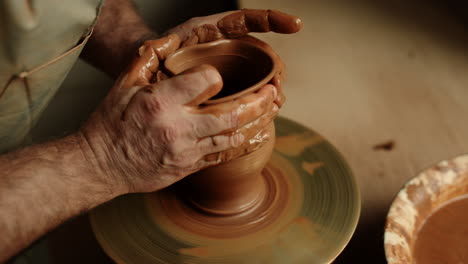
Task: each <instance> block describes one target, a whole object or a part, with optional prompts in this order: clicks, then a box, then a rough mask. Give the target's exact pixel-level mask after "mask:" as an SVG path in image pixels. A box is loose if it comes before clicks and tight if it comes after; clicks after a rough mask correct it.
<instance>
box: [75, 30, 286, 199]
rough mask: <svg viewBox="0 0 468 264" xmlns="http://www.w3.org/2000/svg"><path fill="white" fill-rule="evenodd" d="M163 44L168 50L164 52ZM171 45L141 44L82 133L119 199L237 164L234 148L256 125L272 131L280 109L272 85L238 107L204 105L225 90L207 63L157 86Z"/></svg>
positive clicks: (101, 173) (237, 102)
mask: <svg viewBox="0 0 468 264" xmlns="http://www.w3.org/2000/svg"><path fill="white" fill-rule="evenodd" d="M161 43H163V44H164V43H166V44H167V43H169V44H168V45H166V46H165V48H166V49H160V50H158V48H160V47H161V46H160V44H161ZM178 44H179V43H175V44H174V47H175V46H177V47H178ZM171 45H172V44H170V39H167V37H166V38H165V39H163V40H162V42H161V41H160V42H158V41H152V42H149V43H147V44H146V46H143V48H141V49H140V56H139V57H138V58H137V59H136V60H135V61H134V63H133V65H132V66H131V67H130V68H129V70H127V71H126V72H124V73H123V74H122V75H121V76H120V77H119V79H118V80H117V81H116V83H115V85H114V87H113V88H112V89H111V91H110V92H109V94H108V95H107V97H106V98H105V99H104V101H103V102H102V104H101V105H100V107H99V108H98V109H97V111H96V112H95V113H93V115H92V116H91V118H90V119H89V120H88V121H87V123H86V124H85V125H84V126H83V127H82V129H81V130H80V133H81V134H82V135H83V137H82V138H85V139H86V143H87V144H88V145H89V147H90V149H91V150H92V151H89V153H88V155H89V157H88V158H89V159H90V160H95V161H97V164H98V165H97V166H96V167H97V168H96V175H99V176H96V177H100V176H102V177H103V180H104V181H105V182H106V183H107V184H108V185H109V187H110V188H112V191H113V192H116V193H117V194H123V193H128V192H150V191H156V190H159V189H162V188H164V187H166V186H168V185H170V184H172V183H174V182H176V181H178V180H180V179H182V178H183V177H185V176H187V175H189V174H191V173H193V172H195V171H197V170H200V169H202V168H205V167H207V166H212V165H215V164H218V163H220V162H225V161H227V160H230V159H233V158H236V155H240V154H242V153H241V152H235V151H234V152H233V151H230V150H232V149H233V148H235V147H238V146H240V145H241V144H242V143H243V142H244V141H246V140H248V139H249V136H250V135H247V134H248V132H249V129H248V128H249V127H251V126H252V123H254V124H255V126H258V123H259V122H260V123H263V124H264V125H266V124H267V123H269V122H270V121H271V120H272V118H273V117H274V116H275V115H276V113H277V111H278V106H277V105H276V104H274V100H275V98H276V97H277V92H276V88H275V87H274V86H273V85H271V84H269V85H266V86H264V87H263V88H262V89H260V90H259V91H258V92H256V93H253V94H250V95H248V96H244V97H242V98H241V99H238V100H235V101H231V102H226V103H222V104H217V105H209V106H202V105H200V104H201V103H202V102H204V101H205V100H208V99H209V98H210V97H212V96H213V95H215V94H216V93H218V92H219V91H220V89H221V87H222V79H221V76H220V75H219V73H218V72H217V71H216V69H215V68H213V67H211V66H208V65H202V66H198V67H195V68H192V69H189V70H187V71H186V72H183V73H181V74H179V75H177V76H175V77H172V78H170V79H167V80H163V81H160V82H157V83H151V82H150V80H151V79H152V76H153V75H154V74H155V73H156V71H157V64H158V63H159V59H161V58H163V57H164V56H166V55H167V54H168V53H169V52H168V51H167V48H168V47H170V46H171ZM163 46H164V45H163ZM169 49H170V48H169ZM161 54H163V55H161ZM241 105H243V106H242V107H240V106H241ZM266 136H268V135H266ZM258 144H262V143H258ZM223 153H229V154H228V155H224V154H223ZM236 153H237V154H236Z"/></svg>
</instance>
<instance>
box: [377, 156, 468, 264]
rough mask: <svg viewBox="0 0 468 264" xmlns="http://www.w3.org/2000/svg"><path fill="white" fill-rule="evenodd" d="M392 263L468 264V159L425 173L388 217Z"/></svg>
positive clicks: (404, 192)
mask: <svg viewBox="0 0 468 264" xmlns="http://www.w3.org/2000/svg"><path fill="white" fill-rule="evenodd" d="M384 243H385V254H386V257H387V261H388V263H389V264H397V263H398V264H399V263H405V264H407V263H417V264H419V263H421V264H431V263H456V264H458V263H468V154H465V155H462V156H459V157H456V158H454V159H451V160H446V161H442V162H440V163H439V164H437V165H435V166H433V167H431V168H429V169H427V170H425V171H423V172H421V173H420V174H419V175H418V176H417V177H415V178H413V179H411V180H410V181H409V182H407V183H406V184H405V186H404V188H403V189H402V190H401V191H400V192H399V193H398V195H397V196H396V198H395V200H394V201H393V204H392V206H391V208H390V211H389V213H388V215H387V223H386V227H385V238H384Z"/></svg>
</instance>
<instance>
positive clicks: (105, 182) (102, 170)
mask: <svg viewBox="0 0 468 264" xmlns="http://www.w3.org/2000/svg"><path fill="white" fill-rule="evenodd" d="M69 137H70V138H72V139H71V140H73V141H74V142H75V144H76V148H77V150H78V152H79V154H77V157H78V163H79V164H82V165H81V167H83V168H85V169H84V170H78V171H80V173H82V177H84V178H85V179H86V182H88V183H89V185H90V186H92V189H94V190H95V191H96V192H97V193H99V194H100V195H99V196H100V200H102V202H106V201H107V200H111V199H113V198H115V197H117V196H119V195H122V194H125V193H127V191H126V190H125V188H124V185H123V184H121V183H119V181H118V180H117V177H115V173H113V172H112V169H111V167H110V165H109V164H108V162H105V160H106V157H107V156H108V155H107V154H106V153H105V152H104V150H103V148H100V147H99V146H100V145H103V144H100V143H99V141H101V138H100V137H99V136H97V135H93V134H89V133H85V132H84V131H83V130H79V131H78V132H76V133H74V134H72V135H70V136H69ZM78 166H80V165H78ZM102 202H101V203H102Z"/></svg>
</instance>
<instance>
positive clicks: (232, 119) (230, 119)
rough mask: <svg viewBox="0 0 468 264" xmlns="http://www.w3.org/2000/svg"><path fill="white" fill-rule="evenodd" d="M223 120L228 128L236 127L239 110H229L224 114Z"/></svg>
mask: <svg viewBox="0 0 468 264" xmlns="http://www.w3.org/2000/svg"><path fill="white" fill-rule="evenodd" d="M225 122H226V124H227V127H228V128H237V127H238V126H239V111H238V110H237V109H234V110H231V111H230V112H229V113H227V114H226V115H225Z"/></svg>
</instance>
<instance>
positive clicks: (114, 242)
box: [90, 117, 360, 264]
mask: <svg viewBox="0 0 468 264" xmlns="http://www.w3.org/2000/svg"><path fill="white" fill-rule="evenodd" d="M275 125H276V143H275V150H274V153H273V155H272V159H271V161H270V163H269V164H268V165H267V167H268V168H270V169H271V170H272V171H275V170H276V171H280V172H281V173H277V174H274V176H273V177H284V179H285V182H287V183H286V184H288V192H287V194H285V196H284V197H282V196H279V197H282V198H281V199H287V203H286V204H287V206H285V209H283V210H282V211H281V213H280V215H279V216H278V217H277V220H274V221H270V222H269V223H268V224H265V225H263V226H262V228H260V229H258V230H257V231H254V232H251V233H249V234H242V235H238V236H235V237H211V238H206V237H201V236H199V235H197V234H192V233H190V232H189V231H187V230H183V229H182V228H180V227H178V226H177V225H175V224H174V223H173V222H172V221H171V219H169V218H168V217H166V215H165V214H164V210H163V209H161V208H162V207H161V204H160V201H161V199H162V198H161V197H164V192H157V193H152V194H131V195H126V196H122V197H119V198H117V199H114V200H113V201H111V202H110V203H107V204H105V205H103V206H101V207H99V208H97V209H95V210H94V211H93V212H92V213H91V216H90V219H91V224H92V226H93V230H94V233H95V235H96V238H97V240H98V241H99V243H100V244H101V246H102V248H103V249H104V251H105V252H106V253H107V254H108V255H109V256H110V257H111V258H112V259H113V260H114V261H115V262H117V263H121V264H123V263H125V264H140V263H200V264H202V263H236V264H237V263H268V264H275V263H278V264H279V263H328V262H331V261H332V260H333V259H335V258H336V256H338V254H339V253H340V252H341V251H342V250H343V249H344V247H345V246H346V244H347V243H348V242H349V240H350V239H351V236H352V234H353V232H354V230H355V228H356V225H357V222H358V218H359V212H360V200H359V192H358V189H357V185H356V182H355V179H354V178H353V175H352V173H351V171H350V169H349V167H348V165H347V164H346V162H345V161H344V159H343V158H342V156H341V155H340V154H339V153H338V151H337V150H336V149H335V148H334V147H333V146H332V145H331V144H330V143H329V142H328V141H326V140H325V139H324V138H323V137H321V136H320V135H318V134H317V133H316V132H314V131H312V130H310V129H308V128H306V127H304V126H302V125H300V124H298V123H296V122H293V121H291V120H289V119H286V118H282V117H279V118H277V119H276V120H275ZM275 175H276V176H275ZM278 175H279V176H278ZM278 179H279V178H278ZM277 182H280V181H277ZM202 224H203V223H202ZM225 231H226V232H227V233H228V232H230V230H229V226H226V229H225Z"/></svg>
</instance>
